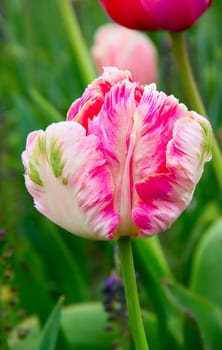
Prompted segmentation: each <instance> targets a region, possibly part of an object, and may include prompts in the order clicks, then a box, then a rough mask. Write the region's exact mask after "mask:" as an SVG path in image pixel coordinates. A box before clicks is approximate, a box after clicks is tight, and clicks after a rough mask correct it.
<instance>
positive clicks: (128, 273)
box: [118, 237, 149, 350]
mask: <svg viewBox="0 0 222 350" xmlns="http://www.w3.org/2000/svg"><path fill="white" fill-rule="evenodd" d="M118 247H119V256H120V267H121V272H122V277H123V282H124V290H125V296H126V304H127V309H128V315H129V324H130V330H131V332H132V336H133V341H134V344H135V348H136V350H149V346H148V343H147V340H146V334H145V330H144V326H143V321H142V315H141V310H140V303H139V297H138V290H137V284H136V277H135V269H134V263H133V253H132V246H131V239H130V237H122V238H120V239H119V241H118Z"/></svg>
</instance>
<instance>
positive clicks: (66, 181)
mask: <svg viewBox="0 0 222 350" xmlns="http://www.w3.org/2000/svg"><path fill="white" fill-rule="evenodd" d="M62 183H63V185H67V184H68V177H64V178H63V179H62Z"/></svg>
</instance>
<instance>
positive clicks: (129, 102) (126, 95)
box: [22, 68, 211, 239]
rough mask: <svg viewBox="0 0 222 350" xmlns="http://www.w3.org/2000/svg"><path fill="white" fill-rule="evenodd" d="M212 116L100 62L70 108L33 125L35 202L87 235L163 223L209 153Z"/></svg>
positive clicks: (184, 199) (112, 234) (134, 231)
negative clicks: (39, 126)
mask: <svg viewBox="0 0 222 350" xmlns="http://www.w3.org/2000/svg"><path fill="white" fill-rule="evenodd" d="M210 135H211V128H210V124H209V122H208V121H207V120H206V119H205V118H203V117H201V116H200V115H198V114H196V113H195V112H190V111H188V110H187V108H186V107H185V106H184V105H183V104H179V103H178V100H177V99H176V98H175V97H173V96H166V95H165V94H164V93H163V92H158V91H157V90H156V87H155V84H151V85H146V86H142V85H139V84H138V83H136V82H134V81H132V78H131V75H130V73H129V72H127V71H120V70H118V69H116V68H106V69H105V72H104V74H103V75H102V76H101V77H99V78H98V79H96V80H95V81H93V83H92V84H91V85H89V86H88V87H87V89H86V90H85V92H84V93H83V95H82V97H81V98H79V99H78V100H76V101H75V102H74V103H73V104H72V105H71V107H70V109H69V111H68V114H67V121H65V122H60V123H55V124H52V125H50V126H49V127H48V128H47V129H46V131H42V130H38V131H35V132H32V133H31V134H30V135H29V136H28V139H27V144H26V150H25V151H24V152H23V155H22V158H23V163H24V166H25V181H26V187H27V189H28V191H29V192H30V194H31V195H32V196H33V198H34V203H35V206H36V208H37V209H38V210H39V211H40V212H41V213H42V214H44V215H45V216H47V217H48V218H49V219H50V220H52V221H53V222H55V223H56V224H58V225H60V226H61V227H63V228H64V229H66V230H68V231H70V232H72V233H75V234H77V235H79V236H82V237H87V238H90V239H115V238H116V239H118V238H119V237H120V236H127V235H128V236H133V237H144V236H151V235H154V234H157V233H159V232H161V231H164V230H166V229H167V228H168V227H169V226H171V224H172V223H173V222H174V221H175V220H176V219H177V217H178V216H179V215H180V214H181V212H182V211H183V210H184V209H185V208H186V207H187V205H188V204H189V203H190V201H191V198H192V195H193V191H194V189H195V186H196V184H197V182H198V181H199V179H200V176H201V174H202V171H203V166H204V163H205V162H206V161H207V160H209V159H210Z"/></svg>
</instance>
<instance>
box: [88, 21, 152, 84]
mask: <svg viewBox="0 0 222 350" xmlns="http://www.w3.org/2000/svg"><path fill="white" fill-rule="evenodd" d="M92 56H93V59H94V62H95V64H96V67H97V70H98V72H99V73H100V74H101V73H102V72H103V67H107V66H115V67H117V68H119V69H128V70H129V71H130V72H131V73H132V77H133V80H137V81H139V82H140V83H141V84H149V83H156V82H157V76H158V64H157V50H156V48H155V46H154V44H153V43H152V41H151V40H150V39H149V38H148V37H147V36H146V35H145V34H143V33H141V32H138V31H136V30H131V29H127V28H125V27H122V26H119V25H117V24H114V23H108V24H104V25H103V26H101V27H100V28H99V29H98V30H97V31H96V33H95V38H94V44H93V47H92Z"/></svg>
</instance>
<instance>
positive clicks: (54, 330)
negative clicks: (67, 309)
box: [38, 297, 64, 350]
mask: <svg viewBox="0 0 222 350" xmlns="http://www.w3.org/2000/svg"><path fill="white" fill-rule="evenodd" d="M63 300H64V298H63V297H61V298H60V299H59V301H58V303H57V304H56V306H55V308H54V309H53V311H52V313H51V314H50V316H49V318H48V320H47V322H46V324H45V326H44V328H43V331H42V335H41V340H40V345H39V348H38V349H39V350H54V349H55V347H56V342H57V337H58V333H59V327H60V322H61V309H62V304H63Z"/></svg>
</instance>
